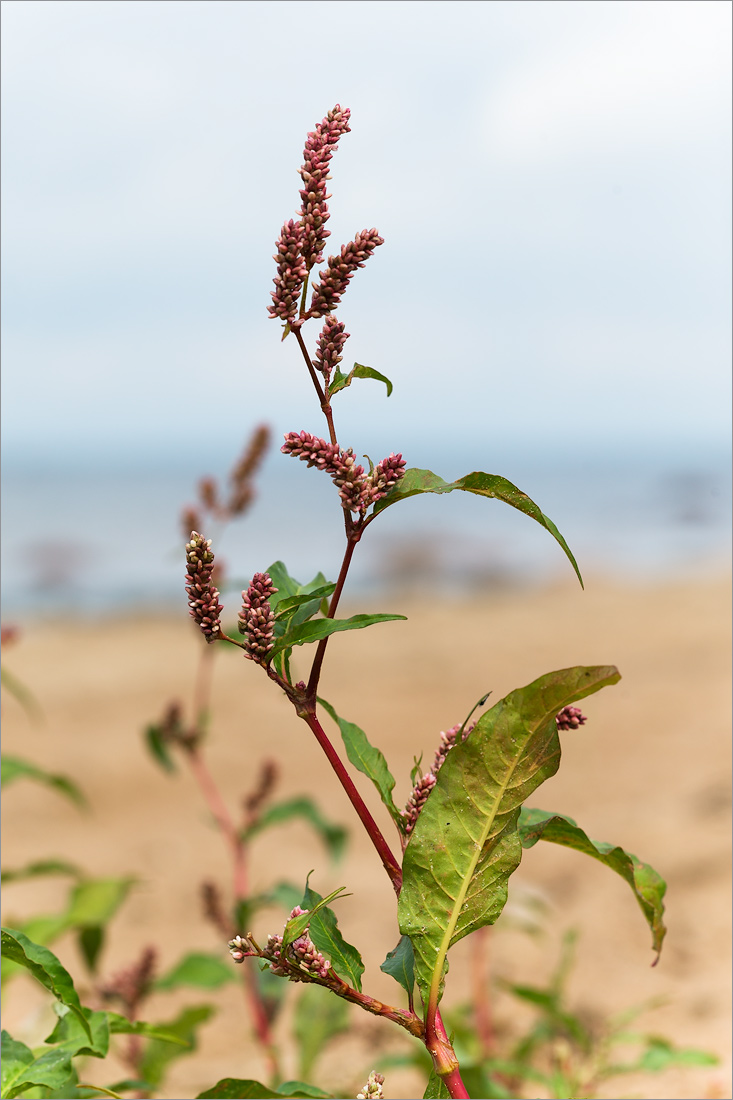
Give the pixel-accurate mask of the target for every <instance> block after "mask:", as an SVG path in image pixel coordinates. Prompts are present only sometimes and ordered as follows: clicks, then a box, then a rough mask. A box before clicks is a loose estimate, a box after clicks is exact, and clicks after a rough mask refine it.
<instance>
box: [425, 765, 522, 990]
mask: <svg viewBox="0 0 733 1100" xmlns="http://www.w3.org/2000/svg"><path fill="white" fill-rule="evenodd" d="M520 757H521V754H520V756H519V757H516V758H515V760H514V763H513V764H512V766H511V768H510V769H509V772H508V773H507V777H506V781H505V782H504V783H503V784H502V786H501V787H500V788H499V791H498V792H497V797H496V798H495V799H494V809H493V813H492V814H491V816H490V817H489V818H487V823H486V828H485V829H484V830H483V831H482V834H481V843H480V844H479V845H477V848H476V854H475V855H474V857H473V858H472V859H471V860H470V862H469V865H468V871H467V873H466V875H465V876H464V880H463V885H462V886H461V889H460V890H459V891H458V896H457V897H456V899H455V903H454V905H453V910H452V913H451V918H450V920H449V921H448V924H447V926H446V930H445V932H444V933H443V939H442V940H441V943H440V947H439V949H438V956H437V959H436V962H435V969H434V971H433V980H432V982H431V983H430V993H429V1003H430V1004H432V1003H433V1001H435V1004H436V1005H437V1003H438V1002H437V992H438V988H439V986H440V978H441V975H442V973H443V964H444V962H445V960H446V956H447V954H448V950H449V948H450V941H451V939H452V938H453V933H454V932H455V930H456V925H457V924H458V917H459V915H460V912H461V906H462V905H463V902H464V901H465V899H466V894H467V893H468V888H469V886H470V884H471V880H472V879H473V873H474V871H475V870H476V865H477V864H478V861H479V860H480V859H481V853H482V852H483V850H484V844H485V843H486V837H487V836H488V833H489V830H490V829H491V826H492V825H493V824H494V821H495V820H496V815H497V813H498V812H499V806H500V804H501V800H502V798H503V797H504V794H505V792H506V789H507V787H508V786H509V782H510V780H511V778H512V776H513V774H514V770H515V768H516V767H517V765H518V763H519V760H520Z"/></svg>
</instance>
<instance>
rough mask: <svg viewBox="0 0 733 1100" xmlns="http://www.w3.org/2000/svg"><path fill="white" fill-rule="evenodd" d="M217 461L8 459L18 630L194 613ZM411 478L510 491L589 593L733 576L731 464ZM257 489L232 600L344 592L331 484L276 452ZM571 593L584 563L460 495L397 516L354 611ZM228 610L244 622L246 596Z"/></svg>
mask: <svg viewBox="0 0 733 1100" xmlns="http://www.w3.org/2000/svg"><path fill="white" fill-rule="evenodd" d="M406 450H407V449H406ZM423 451H424V448H423ZM409 457H411V458H412V456H409ZM210 458H211V460H210V461H209V462H208V464H207V463H206V462H205V461H204V462H203V463H202V461H201V460H200V458H198V457H197V456H191V455H190V454H186V453H182V454H181V455H180V456H173V455H171V454H170V453H169V454H167V455H157V456H155V457H149V458H147V459H145V460H143V458H141V457H138V458H136V459H135V460H133V461H130V460H129V459H127V460H126V461H125V462H121V461H115V460H113V459H110V458H109V457H108V458H106V459H105V460H102V459H100V460H90V459H89V458H86V459H84V458H82V457H78V458H76V459H75V458H73V457H68V456H67V457H66V458H64V457H63V456H62V457H60V458H56V459H54V460H53V461H51V460H48V459H44V458H43V457H42V456H38V455H37V456H35V457H29V456H26V457H25V458H23V459H21V458H19V457H18V456H12V455H11V456H6V459H5V462H4V470H3V486H4V487H3V498H2V513H3V524H2V555H3V565H4V568H3V572H2V602H3V618H4V621H5V622H9V621H11V620H12V621H18V620H22V619H23V618H26V617H33V618H37V617H38V616H42V615H51V616H59V615H99V614H108V613H117V612H121V611H124V612H135V611H139V610H156V611H157V610H165V609H168V608H170V609H176V608H178V609H180V610H181V611H182V612H183V611H184V609H185V596H184V592H183V579H182V578H183V573H184V567H183V538H182V532H181V530H180V518H179V517H180V514H181V509H182V507H183V506H184V505H186V504H192V503H194V501H195V487H196V483H197V480H198V478H199V477H201V476H203V475H206V474H213V475H215V476H219V477H222V476H223V475H224V476H225V475H226V472H227V469H228V466H229V465H230V462H229V461H228V459H233V458H236V455H232V456H227V458H224V457H223V456H219V458H217V457H216V456H215V455H214V456H210ZM423 458H424V454H422V455H420V459H423ZM412 464H413V465H429V466H430V468H432V469H433V470H434V471H435V472H436V473H439V474H440V475H441V476H442V477H444V478H446V479H447V480H451V479H453V478H456V477H458V476H460V475H462V474H464V473H468V472H470V471H471V470H474V469H484V470H487V471H488V472H490V473H499V474H502V475H503V476H504V477H507V478H509V479H510V480H511V481H513V482H514V483H515V484H517V485H518V486H519V487H520V488H521V489H523V490H524V491H525V492H527V493H528V494H529V496H530V497H531V498H532V499H533V500H534V501H535V502H536V503H537V504H538V505H539V506H540V508H541V509H542V510H543V511H544V512H545V514H546V515H548V516H549V517H550V518H551V519H552V520H553V521H554V523H555V524H556V525H557V527H558V528H559V529H560V531H561V532H562V533H563V535H564V536H565V538H566V540H567V542H568V543H569V545H570V547H571V549H572V550H573V552H574V554H575V556H576V558H577V560H578V563H579V565H580V569H581V571H582V572H583V573H584V574H586V575H587V576H591V577H592V576H594V575H595V576H598V575H603V576H605V577H610V578H617V579H622V580H624V581H628V582H632V583H649V582H658V581H660V580H664V579H666V578H673V577H677V576H686V577H687V576H691V575H697V576H703V575H705V574H709V573H719V572H721V571H722V570H726V569H729V567H730V553H731V473H730V462H729V453H728V448H727V446H720V445H718V446H717V447H716V446H713V445H710V446H709V447H708V448H707V449H706V448H698V449H696V450H688V451H687V452H686V453H685V454H681V453H680V452H679V450H678V449H676V448H675V447H673V446H669V447H667V448H662V449H660V448H659V447H658V446H657V447H655V448H651V447H650V448H649V449H648V450H647V451H644V452H641V451H638V452H637V453H634V454H630V453H628V452H619V451H615V452H613V453H612V452H610V451H608V450H604V448H603V447H602V446H599V447H598V449H597V450H595V451H592V450H589V448H588V447H587V445H586V446H585V447H584V448H583V451H582V453H578V452H577V451H575V450H573V448H572V447H571V446H568V445H564V446H563V447H562V448H557V449H554V450H549V449H547V448H543V449H542V450H540V449H537V450H536V451H533V452H532V451H530V452H524V453H521V454H518V453H515V454H510V455H507V456H506V458H505V459H504V460H503V461H501V462H494V461H492V462H491V463H487V462H486V460H485V457H484V458H483V459H482V457H481V456H480V454H478V453H476V452H475V451H473V452H472V451H469V450H468V449H466V450H465V451H464V453H463V454H458V453H457V452H456V451H455V449H454V448H453V449H451V450H450V451H448V450H445V451H444V452H443V453H441V452H440V449H438V450H436V449H435V448H434V447H433V448H431V453H430V461H429V463H428V462H425V461H417V462H415V461H414V460H413V461H412ZM258 487H259V491H258V496H257V499H256V501H255V503H254V505H253V506H252V508H251V509H250V511H249V512H248V514H247V515H246V516H245V517H244V518H243V519H241V520H239V521H237V522H236V523H234V524H232V525H231V526H229V527H228V528H227V529H226V531H224V532H222V533H221V536H220V535H219V533H218V532H217V531H216V530H212V531H207V532H205V533H206V534H207V537H213V538H214V540H215V541H214V549H215V550H216V551H217V554H218V556H219V557H220V558H221V559H223V560H224V561H225V562H226V566H227V574H228V576H230V577H231V579H232V582H233V584H235V585H236V586H237V587H238V588H241V587H242V586H243V585H245V584H246V583H247V581H248V579H249V577H251V575H252V573H254V572H256V571H260V570H264V569H265V568H267V566H268V565H269V564H270V563H271V562H272V561H275V560H277V559H278V558H281V559H282V560H283V561H285V562H286V564H287V566H288V568H289V570H290V572H291V574H293V575H294V576H296V577H297V578H298V579H299V580H301V581H306V580H309V579H310V578H311V577H312V576H313V575H315V573H317V572H318V571H319V570H322V571H323V572H324V573H325V574H326V576H327V577H328V578H329V579H335V576H336V574H337V572H338V568H339V564H340V557H341V553H342V550H343V523H342V519H341V512H340V508H339V506H338V503H337V499H336V497H335V490H334V488H333V486H332V484H331V481H330V479H329V478H328V477H326V476H325V475H322V474H319V472H318V471H316V470H309V469H307V467H306V466H305V464H303V463H299V462H293V461H292V460H290V461H287V460H286V459H285V458H284V456H282V455H280V454H278V453H277V449H276V448H274V447H273V449H272V451H271V453H270V454H269V456H268V459H267V461H266V463H265V465H264V467H263V470H262V472H261V475H260V478H259V482H258ZM563 575H564V576H565V577H566V578H568V579H570V577H571V571H570V566H569V563H568V562H567V560H566V559H565V557H564V555H563V553H562V551H561V549H560V547H559V546H558V545H557V543H556V542H555V541H554V540H553V538H552V537H551V536H550V535H549V534H548V532H547V531H546V530H544V529H543V528H541V527H540V526H539V525H538V524H536V523H535V522H533V521H532V520H531V519H529V518H528V517H526V516H523V515H521V514H520V513H518V512H516V511H514V510H513V509H511V508H510V507H508V506H507V505H505V504H502V503H500V502H499V501H496V500H485V499H483V498H480V497H476V496H472V495H470V494H468V493H458V492H456V493H452V494H450V496H440V497H436V496H421V497H413V498H411V499H409V500H406V501H404V502H402V503H401V504H400V505H399V507H394V508H391V509H389V510H388V511H387V512H385V513H384V514H383V515H382V516H380V518H379V519H378V520H377V521H376V522H375V523H374V524H373V526H371V527H370V528H369V530H368V532H367V533H366V534H365V536H364V540H363V542H362V544H361V546H360V547H359V551H358V553H357V555H355V559H354V565H353V568H352V573H351V574H350V585H349V587H348V588H347V595H348V594H355V595H359V596H368V597H370V598H371V597H372V596H376V595H377V594H378V593H379V592H380V591H381V590H382V589H383V588H385V587H386V588H388V589H391V590H394V589H395V588H400V589H402V590H404V589H409V590H411V591H413V592H416V593H427V592H428V591H430V590H431V589H432V590H435V589H436V588H439V589H440V591H441V593H443V594H445V593H451V594H452V593H456V594H457V593H460V592H464V591H468V590H476V589H477V588H490V587H496V586H512V585H527V584H543V583H547V582H548V581H552V580H555V579H556V578H561V577H562V576H563ZM227 599H228V600H229V601H230V607H231V609H232V610H234V608H236V607H237V606H238V602H239V597H238V593H229V594H228V597H227Z"/></svg>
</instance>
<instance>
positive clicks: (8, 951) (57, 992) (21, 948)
mask: <svg viewBox="0 0 733 1100" xmlns="http://www.w3.org/2000/svg"><path fill="white" fill-rule="evenodd" d="M2 953H3V956H4V957H5V958H7V959H10V960H12V961H13V962H16V963H19V964H20V965H21V966H23V967H25V969H26V970H29V971H30V972H31V974H32V975H33V977H34V978H36V979H37V980H38V981H39V982H40V983H41V985H43V986H45V987H46V989H48V990H49V992H50V993H52V994H53V995H54V997H55V998H56V999H57V1000H58V1001H61V1003H62V1004H64V1005H66V1006H67V1007H68V1008H70V1009H71V1011H72V1012H73V1013H74V1014H75V1015H76V1016H77V1017H78V1019H79V1021H80V1023H81V1026H82V1027H83V1028H84V1030H85V1032H86V1033H87V1035H88V1036H89V1039H90V1040H91V1038H92V1033H91V1029H90V1027H89V1024H88V1023H87V1020H86V1017H85V1016H84V1013H83V1012H82V1009H81V1004H80V1002H79V996H78V994H77V992H76V990H75V989H74V983H73V981H72V979H71V975H70V974H69V972H68V971H67V970H65V969H64V967H63V966H62V965H61V963H60V962H59V960H58V959H57V958H56V956H55V955H54V953H53V952H52V951H49V949H48V948H47V947H43V946H42V945H41V944H39V943H33V941H32V940H29V939H28V937H27V936H26V935H24V933H23V932H19V931H17V930H16V929H14V928H3V929H2Z"/></svg>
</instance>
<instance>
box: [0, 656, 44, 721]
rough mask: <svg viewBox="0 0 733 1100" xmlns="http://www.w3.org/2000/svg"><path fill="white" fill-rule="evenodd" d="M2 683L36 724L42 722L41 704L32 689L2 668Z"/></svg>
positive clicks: (0, 672) (0, 677) (0, 675)
mask: <svg viewBox="0 0 733 1100" xmlns="http://www.w3.org/2000/svg"><path fill="white" fill-rule="evenodd" d="M0 683H1V684H2V686H3V687H4V688H5V690H6V691H8V692H10V694H11V695H12V696H13V698H14V699H15V700H16V701H17V702H18V703H20V705H21V706H22V708H23V710H24V711H25V712H26V714H27V715H28V717H29V718H30V719H31V721H33V722H35V723H36V724H38V723H39V722H41V721H42V719H43V711H42V709H41V705H40V703H39V702H38V700H37V699H36V697H35V695H34V694H33V692H32V691H31V690H30V688H27V687H26V686H25V684H24V683H22V682H21V681H20V680H19V679H18V678H17V676H13V674H12V672H8V670H7V669H6V668H0Z"/></svg>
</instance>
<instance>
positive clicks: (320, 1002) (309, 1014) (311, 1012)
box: [293, 985, 349, 1077]
mask: <svg viewBox="0 0 733 1100" xmlns="http://www.w3.org/2000/svg"><path fill="white" fill-rule="evenodd" d="M348 1030H349V1009H348V1004H347V1002H346V1001H344V1000H342V998H341V997H335V996H334V995H333V993H331V991H330V990H328V989H323V988H322V987H321V986H319V985H307V986H306V987H305V989H304V990H303V992H302V993H301V994H300V996H299V997H298V1000H297V1002H296V1004H295V1014H294V1017H293V1034H294V1035H295V1038H296V1041H297V1043H298V1074H299V1076H300V1077H310V1076H311V1073H312V1071H313V1067H314V1066H315V1064H316V1061H317V1060H318V1057H319V1055H320V1054H321V1053H322V1051H323V1049H324V1047H325V1046H326V1045H327V1044H328V1043H329V1042H330V1041H331V1040H332V1039H334V1038H335V1037H336V1036H337V1035H340V1034H341V1033H342V1032H344V1031H348Z"/></svg>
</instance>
